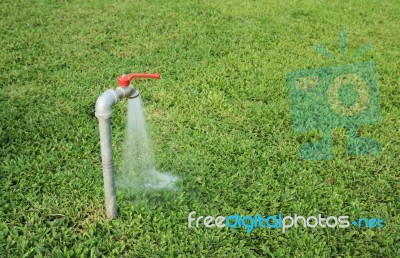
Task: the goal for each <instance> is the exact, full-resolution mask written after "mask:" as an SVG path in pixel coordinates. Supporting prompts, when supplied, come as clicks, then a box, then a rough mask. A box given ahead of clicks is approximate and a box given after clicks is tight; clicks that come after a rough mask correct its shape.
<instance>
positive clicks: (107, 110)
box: [95, 85, 139, 219]
mask: <svg viewBox="0 0 400 258" xmlns="http://www.w3.org/2000/svg"><path fill="white" fill-rule="evenodd" d="M137 96H139V91H138V90H136V89H134V88H133V87H132V85H129V86H127V87H126V86H124V87H121V86H120V87H117V88H116V89H115V90H112V89H109V90H107V91H105V92H103V93H102V94H101V95H100V97H99V98H98V99H97V101H96V112H95V115H96V117H97V119H98V120H99V133H100V147H101V161H102V162H101V163H102V166H103V179H104V196H105V205H106V213H107V217H108V218H111V219H114V218H116V217H117V216H118V213H117V198H116V189H115V177H114V161H113V153H112V140H111V114H112V111H111V109H112V106H113V105H115V104H117V103H118V102H119V101H120V100H121V99H123V98H125V97H126V98H135V97H137Z"/></svg>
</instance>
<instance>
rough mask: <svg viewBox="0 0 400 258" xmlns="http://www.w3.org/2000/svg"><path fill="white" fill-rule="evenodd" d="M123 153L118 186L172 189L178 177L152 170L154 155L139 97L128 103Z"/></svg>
mask: <svg viewBox="0 0 400 258" xmlns="http://www.w3.org/2000/svg"><path fill="white" fill-rule="evenodd" d="M125 134H126V135H125V142H124V152H123V158H122V166H121V171H120V173H118V174H117V186H118V187H119V188H128V189H130V190H135V191H137V190H142V189H154V190H156V189H162V188H174V184H175V182H176V181H177V180H178V178H177V177H175V176H173V175H171V174H169V173H162V172H159V171H158V170H157V169H156V168H155V160H154V152H153V148H152V144H151V141H150V138H149V135H148V133H147V128H146V121H145V117H144V109H143V104H142V100H141V98H140V95H139V96H138V97H136V98H133V99H128V114H127V123H126V133H125Z"/></svg>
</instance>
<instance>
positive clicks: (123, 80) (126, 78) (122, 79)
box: [118, 73, 160, 87]
mask: <svg viewBox="0 0 400 258" xmlns="http://www.w3.org/2000/svg"><path fill="white" fill-rule="evenodd" d="M133 78H148V79H160V74H159V73H153V74H151V73H131V74H128V75H126V74H123V75H121V76H119V77H118V85H119V86H121V87H127V86H129V84H130V82H131V80H132V79H133Z"/></svg>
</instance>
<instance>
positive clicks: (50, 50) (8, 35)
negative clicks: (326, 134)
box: [0, 0, 400, 257]
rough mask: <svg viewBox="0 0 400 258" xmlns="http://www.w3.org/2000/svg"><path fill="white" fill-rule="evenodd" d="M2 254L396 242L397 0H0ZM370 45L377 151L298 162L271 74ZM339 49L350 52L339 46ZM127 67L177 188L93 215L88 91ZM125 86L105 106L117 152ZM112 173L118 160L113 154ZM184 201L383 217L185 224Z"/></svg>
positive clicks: (97, 164)
mask: <svg viewBox="0 0 400 258" xmlns="http://www.w3.org/2000/svg"><path fill="white" fill-rule="evenodd" d="M0 13H1V16H0V17H1V18H0V35H1V36H0V45H1V49H0V60H1V62H0V119H1V120H0V256H1V257H31V256H36V257H42V256H53V257H63V256H65V257H77V256H82V257H89V256H90V257H96V256H100V255H104V256H106V257H178V256H180V257H188V256H202V257H253V256H264V257H268V256H273V257H326V256H341V257H350V256H354V257H400V226H399V225H400V215H399V211H400V182H399V180H400V169H399V157H400V147H399V144H400V137H399V135H400V131H399V128H400V127H399V115H400V79H399V78H400V72H399V71H400V70H399V67H400V47H399V46H400V33H399V32H400V3H399V2H398V1H396V0H392V1H363V0H359V1H329V2H328V1H326V2H325V3H322V1H312V0H305V1H296V2H294V1H229V3H224V1H194V2H193V3H189V1H169V2H166V1H129V2H128V1H121V2H118V3H117V2H113V3H111V1H110V2H105V1H84V2H82V1H34V2H31V1H22V2H19V3H17V1H2V2H1V3H0ZM343 30H345V31H347V32H348V33H349V40H348V48H347V51H348V53H355V52H356V51H357V50H358V49H359V47H360V46H361V45H362V44H364V43H365V42H368V41H370V42H372V44H373V48H372V49H371V50H369V51H368V52H366V53H365V54H364V55H363V56H361V57H359V58H357V59H356V60H355V61H350V59H349V58H348V59H345V62H344V63H351V62H361V61H368V60H371V59H373V60H375V63H376V67H377V73H378V81H379V91H380V99H381V108H382V116H383V120H382V122H381V123H380V124H376V125H369V126H361V127H360V133H361V134H362V135H364V136H369V137H373V138H375V139H376V140H378V141H379V142H380V143H381V146H382V153H381V155H379V156H349V155H347V154H346V145H345V142H346V134H345V131H344V130H343V129H337V130H335V131H334V134H333V141H334V149H333V158H332V159H331V160H328V161H303V160H300V159H298V157H297V149H298V148H299V146H300V145H301V144H302V143H305V142H307V141H311V140H319V139H321V137H322V136H321V133H320V132H318V131H313V132H309V133H304V134H300V133H295V132H294V131H293V129H292V125H291V115H290V106H289V96H288V86H287V83H286V74H287V73H288V72H290V71H293V70H298V69H306V68H313V67H322V66H332V65H335V62H334V61H332V60H330V59H328V58H326V57H324V56H322V55H320V54H318V53H317V52H316V51H315V46H316V45H317V44H319V43H321V44H323V45H325V46H326V47H327V48H328V49H329V51H330V52H332V53H333V54H334V55H335V56H340V47H339V40H338V33H339V32H340V31H343ZM347 57H350V55H349V56H347ZM129 72H160V73H161V75H162V79H161V80H140V81H137V84H136V87H137V88H138V89H139V90H140V91H141V94H142V99H143V102H144V105H145V109H146V119H147V124H148V129H149V134H150V136H151V138H152V141H153V143H154V151H155V155H156V163H157V168H158V169H159V170H161V171H170V172H171V173H172V174H174V175H177V176H179V177H180V178H181V181H180V182H179V184H178V185H179V191H177V192H166V193H162V192H161V193H152V194H151V195H146V196H142V197H143V198H145V199H144V200H145V202H140V203H134V199H135V198H137V196H133V195H132V194H130V193H126V192H123V191H119V192H118V195H117V199H118V212H119V217H118V219H116V220H108V219H107V218H106V216H105V208H104V196H103V178H102V170H101V160H100V146H99V135H98V123H97V119H96V117H95V116H94V103H95V101H96V99H97V97H98V96H99V95H100V94H101V93H102V92H103V91H104V90H106V89H108V88H115V87H116V78H117V76H118V75H120V74H122V73H129ZM126 108H127V104H126V101H123V102H122V103H120V104H118V105H117V106H115V107H114V108H113V124H112V127H113V144H114V154H115V161H116V163H117V168H118V164H119V163H120V161H121V158H120V157H121V153H122V145H123V139H124V130H125V121H126V118H125V116H126ZM117 173H118V170H117ZM191 211H196V216H200V215H202V216H206V215H211V216H214V217H216V216H218V215H224V216H229V215H231V214H235V213H237V214H239V215H242V216H244V215H257V214H258V213H261V214H263V215H266V216H268V215H275V214H279V213H282V214H284V215H292V214H294V213H296V214H299V215H302V216H311V215H318V214H323V215H325V216H330V215H332V216H340V215H348V216H349V217H350V218H360V217H366V218H372V217H379V218H381V219H383V220H384V228H374V229H371V228H369V229H366V228H361V229H358V228H354V227H350V228H347V229H343V228H318V227H317V228H303V227H301V226H300V227H298V228H294V227H293V228H291V229H288V230H287V232H286V233H282V231H281V229H260V228H257V229H255V230H253V231H252V232H251V233H246V230H245V229H244V228H242V229H230V228H227V227H225V228H222V229H220V228H215V227H214V228H210V229H209V228H205V227H204V226H203V227H200V228H190V229H189V228H188V224H187V221H188V214H189V212H191Z"/></svg>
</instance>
